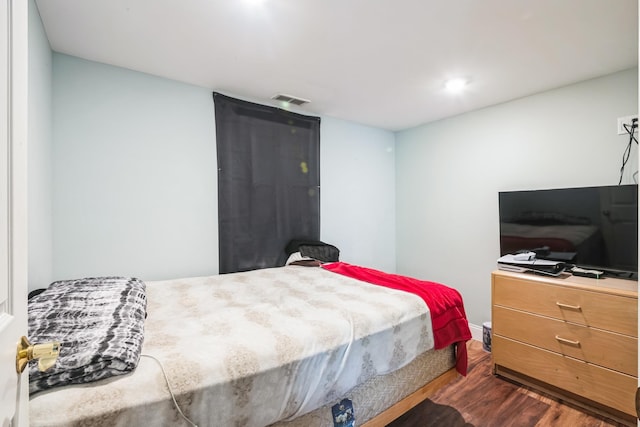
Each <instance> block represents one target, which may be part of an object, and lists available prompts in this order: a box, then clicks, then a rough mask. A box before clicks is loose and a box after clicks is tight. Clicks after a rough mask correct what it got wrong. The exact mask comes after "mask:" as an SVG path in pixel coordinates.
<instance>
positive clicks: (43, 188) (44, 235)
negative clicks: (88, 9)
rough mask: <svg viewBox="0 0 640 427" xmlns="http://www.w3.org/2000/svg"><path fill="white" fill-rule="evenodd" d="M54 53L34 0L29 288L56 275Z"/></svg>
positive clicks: (31, 12) (31, 20)
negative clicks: (54, 260)
mask: <svg viewBox="0 0 640 427" xmlns="http://www.w3.org/2000/svg"><path fill="white" fill-rule="evenodd" d="M51 85H52V53H51V48H50V47H49V41H48V40H47V36H46V34H45V32H44V28H43V26H42V21H41V20H40V15H39V13H38V9H37V7H36V5H35V1H34V0H30V1H29V100H28V102H29V128H28V132H29V135H28V139H29V143H28V159H27V161H28V190H27V192H28V194H27V203H28V212H29V213H28V233H29V241H28V251H29V252H28V254H29V272H28V274H29V279H28V280H29V289H36V288H43V287H46V286H47V285H48V284H49V283H50V282H51V279H52V276H53V265H52V249H53V243H52V236H53V229H52V227H53V225H52V200H51V180H52V178H53V173H52V164H51V143H52V140H53V137H52V123H51V114H52V112H51V91H52V87H51Z"/></svg>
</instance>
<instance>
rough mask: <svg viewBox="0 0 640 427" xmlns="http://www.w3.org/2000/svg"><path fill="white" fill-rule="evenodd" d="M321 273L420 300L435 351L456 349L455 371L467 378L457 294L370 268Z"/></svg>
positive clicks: (465, 330)
mask: <svg viewBox="0 0 640 427" xmlns="http://www.w3.org/2000/svg"><path fill="white" fill-rule="evenodd" d="M322 268H324V269H325V270H329V271H333V272H334V273H339V274H342V275H344V276H347V277H351V278H354V279H358V280H362V281H363V282H368V283H372V284H374V285H380V286H385V287H387V288H392V289H398V290H401V291H405V292H411V293H412V294H415V295H418V296H419V297H420V298H422V299H423V300H424V302H425V303H426V304H427V307H429V311H430V312H431V323H432V324H433V338H434V344H435V348H436V349H441V348H445V347H447V346H449V345H451V344H454V343H455V345H456V369H457V370H458V372H460V374H462V375H465V376H466V375H467V346H466V344H465V342H466V341H467V340H470V339H471V331H470V330H469V323H468V322H467V315H466V313H465V311H464V304H463V302H462V296H461V295H460V293H459V292H458V291H456V290H455V289H453V288H450V287H448V286H445V285H442V284H440V283H434V282H427V281H425V280H418V279H414V278H411V277H407V276H400V275H397V274H389V273H384V272H382V271H378V270H373V269H370V268H365V267H360V266H357V265H351V264H347V263H344V262H333V263H330V264H324V265H322Z"/></svg>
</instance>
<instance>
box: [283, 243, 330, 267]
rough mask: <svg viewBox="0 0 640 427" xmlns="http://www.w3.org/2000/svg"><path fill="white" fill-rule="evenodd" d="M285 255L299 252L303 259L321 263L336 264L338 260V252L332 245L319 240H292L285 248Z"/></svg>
mask: <svg viewBox="0 0 640 427" xmlns="http://www.w3.org/2000/svg"><path fill="white" fill-rule="evenodd" d="M285 252H286V253H287V255H291V254H292V253H294V252H300V254H301V255H302V256H304V257H308V258H313V259H317V260H318V261H321V262H336V261H338V260H339V258H340V250H339V249H338V248H336V247H335V246H333V245H330V244H328V243H324V242H321V241H319V240H292V241H290V242H289V244H288V245H287V247H286V248H285Z"/></svg>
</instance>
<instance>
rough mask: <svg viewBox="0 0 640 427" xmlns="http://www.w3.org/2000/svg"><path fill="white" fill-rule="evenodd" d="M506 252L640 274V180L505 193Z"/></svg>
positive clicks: (502, 197)
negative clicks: (638, 183)
mask: <svg viewBox="0 0 640 427" xmlns="http://www.w3.org/2000/svg"><path fill="white" fill-rule="evenodd" d="M498 198H499V216H500V256H502V255H506V254H514V253H518V252H520V251H527V250H529V251H533V252H536V254H537V258H542V259H550V260H555V261H563V262H565V263H567V264H569V265H570V266H572V265H573V266H578V267H581V268H586V269H593V270H599V271H603V272H604V276H605V277H607V276H609V277H620V278H625V279H634V280H637V278H638V185H637V184H631V185H615V186H614V185H612V186H600V187H580V188H558V189H551V190H530V191H504V192H500V193H499V196H498Z"/></svg>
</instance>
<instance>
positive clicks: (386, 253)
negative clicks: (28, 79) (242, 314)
mask: <svg viewBox="0 0 640 427" xmlns="http://www.w3.org/2000/svg"><path fill="white" fill-rule="evenodd" d="M53 71H54V94H53V108H54V110H53V111H54V129H53V135H54V149H53V152H54V156H53V158H54V181H53V182H54V183H53V194H54V196H53V200H54V203H53V205H54V275H55V277H56V279H63V278H71V277H80V276H87V275H107V274H116V275H133V276H137V277H140V278H142V279H144V280H157V279H168V278H175V277H186V276H196V275H207V274H215V273H217V271H218V223H217V174H216V168H217V166H216V150H215V119H214V107H213V99H212V91H211V90H209V89H206V88H200V87H195V86H190V85H186V84H183V83H179V82H176V81H171V80H167V79H163V78H159V77H154V76H150V75H147V74H143V73H138V72H134V71H130V70H125V69H122V68H117V67H112V66H107V65H103V64H99V63H95V62H91V61H86V60H82V59H78V58H74V57H70V56H67V55H62V54H57V53H55V54H54V69H53ZM393 144H394V135H393V133H391V132H387V131H382V130H378V129H372V128H368V127H364V126H359V125H354V124H352V123H348V122H343V121H339V120H335V119H331V118H325V117H323V118H321V144H320V146H321V238H322V239H323V240H325V241H327V242H329V243H333V244H335V245H336V246H338V247H339V248H340V249H341V251H342V257H343V259H345V260H351V261H352V262H362V263H363V264H367V265H370V266H373V267H378V268H386V269H390V270H391V269H393V268H394V267H395V251H394V249H395V248H394V244H395V218H394V209H393V206H394V197H395V195H394V167H395V165H394V158H393Z"/></svg>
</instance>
